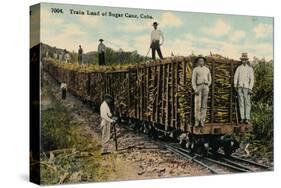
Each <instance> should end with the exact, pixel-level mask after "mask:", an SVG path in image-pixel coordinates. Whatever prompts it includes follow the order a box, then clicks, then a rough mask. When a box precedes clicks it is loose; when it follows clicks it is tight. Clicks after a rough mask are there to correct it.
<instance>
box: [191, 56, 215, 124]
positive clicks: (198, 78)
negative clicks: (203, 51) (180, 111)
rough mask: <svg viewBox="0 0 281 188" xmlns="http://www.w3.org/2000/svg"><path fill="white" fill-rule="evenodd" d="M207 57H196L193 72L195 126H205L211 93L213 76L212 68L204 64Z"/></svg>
mask: <svg viewBox="0 0 281 188" xmlns="http://www.w3.org/2000/svg"><path fill="white" fill-rule="evenodd" d="M205 62H206V58H205V57H204V56H202V55H199V56H198V57H197V58H196V59H195V65H196V67H195V68H194V69H193V72H192V80H191V82H192V88H193V90H194V93H195V97H194V103H195V104H194V115H195V124H194V125H195V127H197V126H199V123H200V124H201V126H202V127H203V126H204V122H205V119H206V114H207V103H208V95H209V87H210V85H211V83H212V77H211V73H210V70H209V69H208V68H207V67H206V66H205V65H204V64H205Z"/></svg>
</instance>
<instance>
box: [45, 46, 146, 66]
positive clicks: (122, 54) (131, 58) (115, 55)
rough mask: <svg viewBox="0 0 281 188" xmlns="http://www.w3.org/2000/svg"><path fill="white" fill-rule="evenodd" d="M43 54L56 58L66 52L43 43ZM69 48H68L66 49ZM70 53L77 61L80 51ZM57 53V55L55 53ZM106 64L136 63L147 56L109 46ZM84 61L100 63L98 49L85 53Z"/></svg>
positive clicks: (73, 60)
mask: <svg viewBox="0 0 281 188" xmlns="http://www.w3.org/2000/svg"><path fill="white" fill-rule="evenodd" d="M41 49H42V52H41V53H42V56H43V57H46V56H49V57H52V58H54V57H55V56H56V57H59V56H62V55H63V54H64V49H61V48H56V47H55V46H50V45H48V44H44V43H42V44H41ZM66 50H67V49H66ZM67 53H69V54H70V57H71V63H77V60H78V53H77V52H76V51H68V50H67ZM55 54H56V55H55ZM105 54H106V56H105V60H106V64H109V65H110V64H136V63H140V62H142V61H144V59H145V57H144V56H142V55H140V54H138V52H137V51H123V50H121V49H119V50H118V51H115V50H113V49H112V48H110V47H108V48H107V49H106V52H105ZM83 63H85V64H97V63H98V53H97V51H91V52H87V53H85V54H83Z"/></svg>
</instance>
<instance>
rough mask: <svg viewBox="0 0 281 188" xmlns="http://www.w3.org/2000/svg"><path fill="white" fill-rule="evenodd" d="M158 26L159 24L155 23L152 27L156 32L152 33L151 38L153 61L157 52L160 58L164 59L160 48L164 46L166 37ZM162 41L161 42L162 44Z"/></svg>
mask: <svg viewBox="0 0 281 188" xmlns="http://www.w3.org/2000/svg"><path fill="white" fill-rule="evenodd" d="M158 25H159V24H158V23H157V22H153V24H152V26H153V28H154V30H153V31H152V32H151V37H150V38H151V41H150V48H151V51H152V59H154V60H155V51H157V53H158V56H159V58H160V59H163V56H162V52H161V49H160V46H161V45H163V43H164V35H163V33H162V31H160V30H159V29H157V26H158ZM160 39H161V42H160Z"/></svg>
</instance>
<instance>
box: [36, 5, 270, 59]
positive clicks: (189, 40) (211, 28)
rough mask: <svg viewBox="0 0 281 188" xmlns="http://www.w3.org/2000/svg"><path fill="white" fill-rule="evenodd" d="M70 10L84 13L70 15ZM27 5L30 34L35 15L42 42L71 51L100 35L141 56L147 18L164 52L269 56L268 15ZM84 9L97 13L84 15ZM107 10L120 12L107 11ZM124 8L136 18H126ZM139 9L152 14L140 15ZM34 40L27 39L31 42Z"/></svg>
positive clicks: (92, 47)
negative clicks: (160, 36)
mask: <svg viewBox="0 0 281 188" xmlns="http://www.w3.org/2000/svg"><path fill="white" fill-rule="evenodd" d="M52 8H57V9H62V11H63V13H52V11H51V10H52ZM70 9H73V10H77V11H79V10H80V12H81V11H84V13H85V14H84V15H77V14H70ZM31 10H32V14H31V29H34V31H33V33H32V34H31V35H33V34H34V35H36V34H38V32H39V31H37V30H38V29H39V27H36V24H37V25H38V19H36V17H37V16H38V15H39V14H40V17H41V20H40V21H41V22H40V24H41V25H40V40H41V42H43V43H47V44H49V45H51V46H56V47H58V48H66V49H68V50H70V51H77V50H78V46H79V45H80V44H81V45H82V48H83V49H84V52H89V51H96V50H97V45H98V40H99V39H100V38H103V39H104V44H105V45H106V46H108V47H110V48H113V49H114V50H119V49H120V48H122V49H123V50H124V51H134V50H137V51H138V53H140V54H142V55H146V54H147V52H148V50H149V45H150V44H149V43H150V33H151V31H152V30H153V27H152V23H153V22H154V21H157V22H158V23H159V29H160V30H161V31H162V32H163V34H164V38H165V41H164V44H163V46H161V49H162V52H163V54H164V57H165V56H166V57H167V56H170V55H171V53H173V54H174V55H182V56H187V55H190V54H191V53H194V54H196V55H199V54H202V55H209V54H210V52H212V53H213V54H220V55H223V56H226V57H229V58H233V59H239V57H240V56H241V53H242V52H248V54H249V57H250V58H253V57H254V56H256V57H258V58H263V57H264V58H265V59H267V60H270V59H273V18H270V17H257V16H237V15H224V14H207V13H194V12H178V11H167V10H149V9H129V8H112V7H100V6H80V5H67V4H65V5H64V4H46V3H43V4H41V11H40V12H39V6H37V7H33V8H31ZM87 10H88V11H90V12H100V15H99V16H94V15H87V14H86V11H87ZM109 12H111V13H118V14H123V17H119V18H116V17H114V16H109ZM102 13H106V14H107V15H106V16H102ZM126 13H128V14H130V15H137V16H138V18H128V17H125V14H126ZM140 14H143V15H149V16H152V17H153V18H152V19H142V18H140ZM35 43H36V41H32V40H31V46H32V45H34V44H35ZM150 55H151V54H150Z"/></svg>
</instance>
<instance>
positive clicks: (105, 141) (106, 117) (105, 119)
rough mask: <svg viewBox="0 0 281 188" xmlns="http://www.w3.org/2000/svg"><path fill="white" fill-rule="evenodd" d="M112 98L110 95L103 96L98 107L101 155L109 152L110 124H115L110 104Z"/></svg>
mask: <svg viewBox="0 0 281 188" xmlns="http://www.w3.org/2000/svg"><path fill="white" fill-rule="evenodd" d="M112 101H113V100H112V97H111V96H110V95H105V99H104V101H103V103H102V104H101V106H100V116H101V128H102V141H101V142H102V155H104V154H108V153H110V152H109V141H110V129H111V124H112V123H114V122H115V120H113V119H112V118H111V117H112V114H111V111H110V108H109V106H110V104H111V103H112Z"/></svg>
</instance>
